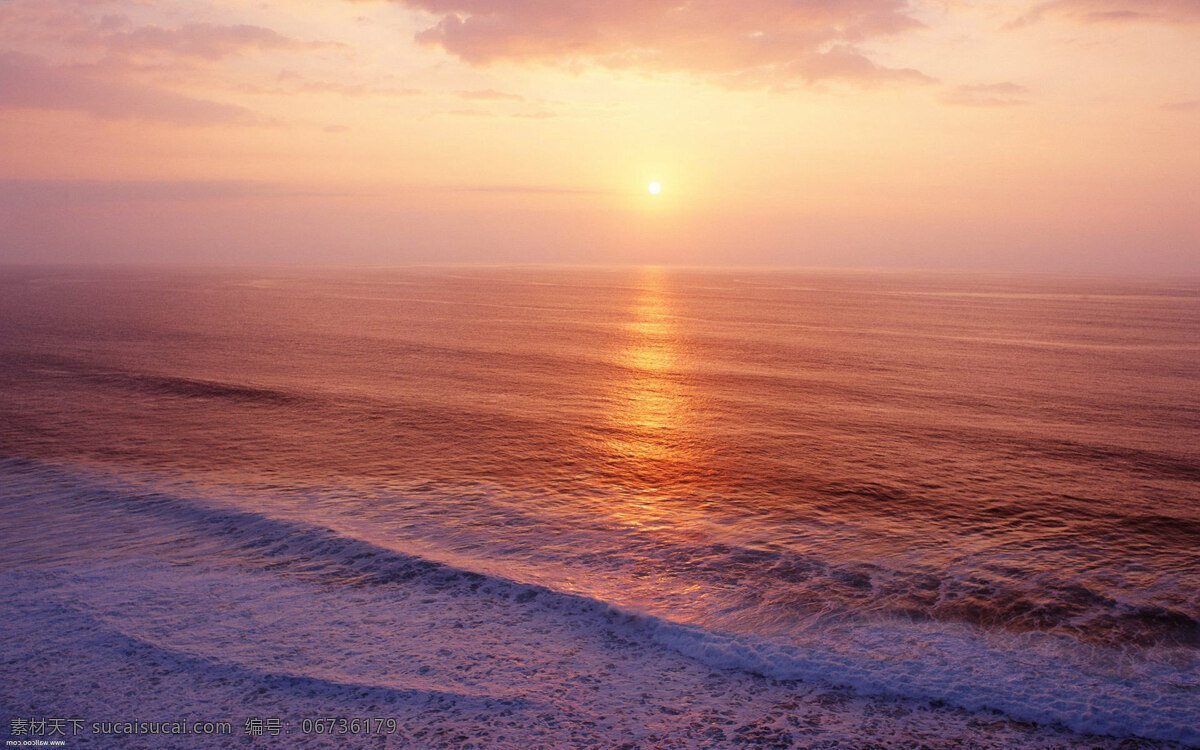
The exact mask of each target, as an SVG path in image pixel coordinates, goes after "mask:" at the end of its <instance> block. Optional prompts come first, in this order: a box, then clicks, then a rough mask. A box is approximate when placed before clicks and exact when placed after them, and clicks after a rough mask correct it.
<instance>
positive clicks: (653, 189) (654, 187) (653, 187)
mask: <svg viewBox="0 0 1200 750" xmlns="http://www.w3.org/2000/svg"><path fill="white" fill-rule="evenodd" d="M646 189H647V190H649V191H650V195H658V194H659V193H661V192H662V184H661V183H658V182H652V183H650V184H649V185H647V186H646Z"/></svg>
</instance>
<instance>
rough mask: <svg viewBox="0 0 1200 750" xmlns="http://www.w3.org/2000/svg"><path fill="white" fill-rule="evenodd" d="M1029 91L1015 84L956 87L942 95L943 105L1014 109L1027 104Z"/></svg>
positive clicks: (976, 84)
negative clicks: (1026, 98)
mask: <svg viewBox="0 0 1200 750" xmlns="http://www.w3.org/2000/svg"><path fill="white" fill-rule="evenodd" d="M1027 93H1029V89H1027V88H1025V87H1024V86H1021V85H1019V84H1016V83H1010V82H1008V81H1005V82H1003V83H975V84H969V85H966V86H958V87H956V88H953V89H951V90H949V91H947V92H946V93H945V94H943V95H942V102H943V103H944V104H951V105H954V106H957V107H1014V106H1019V105H1022V104H1028V102H1027V101H1026V100H1025V99H1024V95H1025V94H1027Z"/></svg>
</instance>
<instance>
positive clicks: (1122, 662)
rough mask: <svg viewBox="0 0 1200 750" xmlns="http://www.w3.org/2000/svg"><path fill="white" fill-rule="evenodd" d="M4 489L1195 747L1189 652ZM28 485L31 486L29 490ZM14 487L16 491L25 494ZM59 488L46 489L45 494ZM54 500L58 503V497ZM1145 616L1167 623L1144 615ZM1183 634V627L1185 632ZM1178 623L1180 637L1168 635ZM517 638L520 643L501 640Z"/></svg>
mask: <svg viewBox="0 0 1200 750" xmlns="http://www.w3.org/2000/svg"><path fill="white" fill-rule="evenodd" d="M3 469H5V471H4V473H5V474H8V475H10V476H11V475H12V474H14V473H15V474H17V475H22V474H23V475H25V479H26V480H28V479H29V475H30V473H33V474H36V475H37V477H36V479H38V480H39V481H40V480H44V479H47V478H52V479H53V480H54V481H52V482H50V483H49V484H50V486H51V488H52V489H51V491H52V492H54V493H56V494H57V496H58V497H59V499H60V500H66V501H67V502H68V503H76V504H82V505H85V506H90V507H93V508H96V507H99V508H102V509H103V510H104V511H105V512H106V513H118V514H121V515H126V516H131V517H133V518H137V519H141V521H142V524H141V527H142V529H143V530H145V529H147V528H149V527H161V530H160V531H156V532H154V533H161V534H174V535H175V536H176V537H177V540H176V541H175V542H172V540H170V539H164V540H162V544H163V545H165V546H171V547H173V548H175V549H176V550H177V553H178V554H180V555H182V556H185V557H188V556H194V557H195V558H196V559H206V560H213V559H218V560H225V561H230V562H233V563H235V564H239V565H242V566H247V567H249V568H251V569H254V570H258V571H260V572H261V573H262V574H264V575H286V576H295V577H299V578H304V579H313V580H317V581H320V582H321V583H323V584H328V585H335V586H346V587H356V586H410V585H419V586H421V587H423V588H424V589H428V590H430V591H431V592H433V593H434V595H436V596H438V597H446V598H449V599H454V598H458V597H471V598H474V597H488V598H492V599H502V600H505V601H507V602H508V603H510V604H511V605H513V606H519V607H524V608H527V609H528V610H529V612H530V616H531V617H535V618H537V617H541V618H551V619H555V620H557V619H561V618H563V617H571V618H573V619H575V620H578V621H582V622H584V623H585V624H586V623H590V624H591V625H590V627H593V628H598V629H604V630H611V629H613V628H617V629H620V630H621V631H622V632H623V633H624V634H625V635H626V636H627V637H630V638H638V639H642V640H648V641H649V642H652V643H654V644H657V645H658V646H659V647H665V648H669V649H671V650H673V651H675V652H677V653H680V654H683V655H685V656H687V657H689V658H692V659H696V660H698V661H700V662H702V663H704V664H706V665H708V666H709V667H712V668H716V669H733V670H740V671H743V672H749V673H752V674H755V675H760V676H762V677H765V678H770V679H774V680H784V681H786V680H799V681H804V682H815V683H821V684H828V685H833V686H841V687H847V688H850V689H853V690H854V691H856V692H858V693H860V694H863V695H874V696H894V697H900V698H907V699H915V700H921V701H932V702H941V703H946V704H950V705H954V706H958V707H961V708H964V709H967V710H970V711H998V712H1002V713H1004V714H1006V715H1008V716H1009V717H1011V718H1014V719H1018V720H1022V721H1030V722H1035V723H1042V724H1055V725H1061V726H1065V727H1067V728H1069V729H1071V730H1073V731H1076V732H1083V733H1092V734H1108V735H1115V736H1125V735H1130V734H1132V735H1136V736H1142V737H1146V738H1151V739H1160V740H1171V741H1178V742H1184V743H1192V744H1197V743H1200V710H1198V709H1197V703H1196V695H1197V693H1198V692H1200V680H1198V679H1197V676H1198V672H1197V670H1196V660H1195V653H1194V651H1191V650H1184V651H1183V652H1181V651H1180V650H1178V649H1174V650H1172V649H1164V650H1162V651H1163V654H1162V658H1158V656H1157V655H1156V651H1155V650H1154V649H1149V650H1147V649H1134V648H1126V649H1108V648H1103V647H1099V646H1094V645H1093V646H1087V645H1086V644H1081V643H1080V641H1078V640H1075V639H1072V638H1069V637H1067V636H1064V635H1061V634H1052V633H1043V632H1028V633H1007V632H995V631H990V630H987V629H981V628H973V627H968V626H963V625H960V624H956V623H946V622H936V621H911V620H904V619H863V620H855V619H850V618H844V617H832V616H818V617H813V618H811V619H809V620H807V621H806V622H804V623H801V624H798V625H797V626H796V627H795V629H794V630H793V631H791V632H789V633H784V634H770V635H766V634H760V633H755V632H732V631H728V630H723V629H720V628H717V627H710V626H706V625H705V624H703V623H698V622H690V621H685V620H680V619H677V618H673V617H671V616H669V615H667V614H664V613H662V612H653V611H642V610H636V609H632V608H629V607H627V606H623V605H621V604H619V603H616V602H612V601H607V600H605V599H603V598H598V597H593V596H588V595H585V594H582V593H579V592H576V591H572V590H570V589H569V588H567V587H566V586H564V587H561V588H560V587H556V586H553V585H543V584H537V583H529V582H524V581H520V580H517V579H515V578H513V577H510V576H506V575H500V574H497V573H495V572H491V571H487V570H481V569H473V568H472V567H470V566H467V565H464V564H459V563H457V562H455V563H452V562H448V561H446V560H441V559H434V558H432V557H431V556H428V555H422V554H415V553H412V552H409V551H402V550H398V549H393V548H391V547H389V546H385V545H384V544H381V543H377V542H374V541H371V540H368V539H366V538H361V537H359V536H355V535H353V534H350V533H347V532H346V531H344V530H339V529H336V528H333V527H331V526H327V525H323V524H322V523H317V522H313V521H311V520H298V519H291V518H280V517H276V516H272V515H269V514H267V513H265V512H258V511H252V510H246V509H243V508H227V507H221V506H220V505H219V504H218V503H215V502H213V501H209V500H204V499H197V498H193V497H188V496H183V495H180V494H177V493H165V492H155V491H146V490H144V489H138V488H136V487H134V488H131V487H130V486H128V485H122V484H119V483H117V484H113V483H109V484H107V485H106V484H105V483H104V482H98V481H94V480H87V481H82V482H81V481H78V480H76V479H72V478H71V476H70V475H67V474H60V473H57V472H56V473H51V474H49V475H48V474H47V472H46V471H45V470H44V469H43V468H38V467H36V466H35V465H33V464H28V463H27V464H24V465H22V464H14V463H13V462H5V463H4V464H3ZM34 484H37V482H34ZM25 485H26V486H28V485H29V482H27V481H26V482H25ZM54 485H57V487H54ZM63 490H66V493H65V494H64V492H63ZM1142 616H1143V617H1149V618H1151V619H1153V618H1154V617H1165V618H1166V619H1168V620H1171V619H1172V618H1175V617H1176V616H1177V613H1176V615H1172V614H1171V613H1166V614H1162V613H1158V612H1153V611H1152V612H1147V613H1142ZM1194 624H1195V623H1194V621H1191V622H1189V623H1182V626H1183V627H1193V626H1194ZM1177 625H1178V624H1177ZM511 637H512V638H520V637H521V634H520V633H515V632H514V633H512V634H511Z"/></svg>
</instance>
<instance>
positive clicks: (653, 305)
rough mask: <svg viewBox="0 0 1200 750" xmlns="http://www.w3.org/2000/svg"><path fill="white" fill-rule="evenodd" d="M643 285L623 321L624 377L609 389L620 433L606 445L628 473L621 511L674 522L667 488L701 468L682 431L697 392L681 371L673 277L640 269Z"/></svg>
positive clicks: (625, 517) (621, 516)
mask: <svg viewBox="0 0 1200 750" xmlns="http://www.w3.org/2000/svg"><path fill="white" fill-rule="evenodd" d="M637 283H638V285H639V287H640V288H641V292H640V293H639V294H638V295H637V297H636V298H635V299H634V301H633V303H632V304H631V305H630V307H629V311H628V317H629V320H628V322H626V323H625V324H624V326H623V329H624V332H625V333H626V335H627V337H628V344H627V345H626V346H625V348H624V349H622V350H620V351H619V352H618V353H617V354H616V356H615V358H614V363H615V364H616V365H618V367H619V372H620V375H619V380H617V381H616V382H615V383H614V384H613V387H612V390H611V393H610V396H609V411H608V415H607V416H608V421H609V423H610V426H611V427H612V428H613V434H612V436H611V437H609V438H608V439H607V440H606V441H605V444H604V446H603V450H604V453H605V454H606V455H607V457H608V460H609V461H611V462H612V463H614V464H617V465H619V466H620V467H621V468H622V469H623V471H622V472H621V473H622V474H623V475H624V476H626V477H628V480H627V482H626V486H625V487H623V488H622V490H623V491H622V492H621V496H622V497H623V498H624V502H622V503H619V504H618V505H617V506H615V507H614V508H613V513H614V515H615V516H616V517H617V519H618V520H619V521H620V522H621V523H624V524H627V525H630V526H634V527H638V528H651V527H653V528H661V527H662V526H664V525H670V526H674V525H675V524H676V523H678V521H679V519H678V518H676V517H675V515H674V514H673V513H672V512H670V511H668V510H667V509H666V508H664V507H662V505H661V502H660V501H661V500H662V499H663V492H664V491H665V488H667V487H671V486H673V485H675V484H676V482H677V480H678V479H679V478H680V477H681V476H682V475H685V474H689V473H694V472H695V471H697V470H698V469H699V468H700V462H702V460H703V459H702V456H700V455H699V453H698V452H697V451H696V450H695V446H691V445H690V444H683V443H681V441H680V436H681V435H682V434H683V433H684V432H685V431H687V430H686V428H687V427H688V426H689V425H690V424H691V423H692V422H693V421H694V418H695V411H694V410H695V407H696V404H695V403H694V396H693V395H692V394H691V393H689V391H688V389H687V388H686V386H685V384H684V382H683V379H682V375H681V374H680V371H679V367H680V364H681V362H680V360H681V359H682V352H681V351H680V341H679V333H680V332H679V330H678V321H677V320H676V318H675V311H674V310H673V309H672V303H671V290H670V278H669V276H668V274H667V272H666V271H665V270H664V269H662V268H659V267H646V268H643V269H641V271H640V273H639V276H638V279H637Z"/></svg>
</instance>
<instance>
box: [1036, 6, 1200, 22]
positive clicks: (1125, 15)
mask: <svg viewBox="0 0 1200 750" xmlns="http://www.w3.org/2000/svg"><path fill="white" fill-rule="evenodd" d="M1047 15H1055V16H1063V17H1066V18H1071V19H1074V20H1078V21H1083V22H1085V23H1129V22H1134V21H1151V22H1158V23H1177V24H1187V23H1200V2H1197V0H1052V1H1051V2H1045V3H1041V4H1039V5H1036V6H1034V8H1033V9H1032V10H1030V11H1029V12H1028V13H1026V14H1025V15H1024V16H1021V17H1020V18H1019V19H1017V21H1016V22H1015V23H1014V24H1012V25H1013V26H1022V25H1025V24H1030V23H1035V22H1037V21H1039V20H1041V19H1042V18H1043V17H1045V16H1047Z"/></svg>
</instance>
